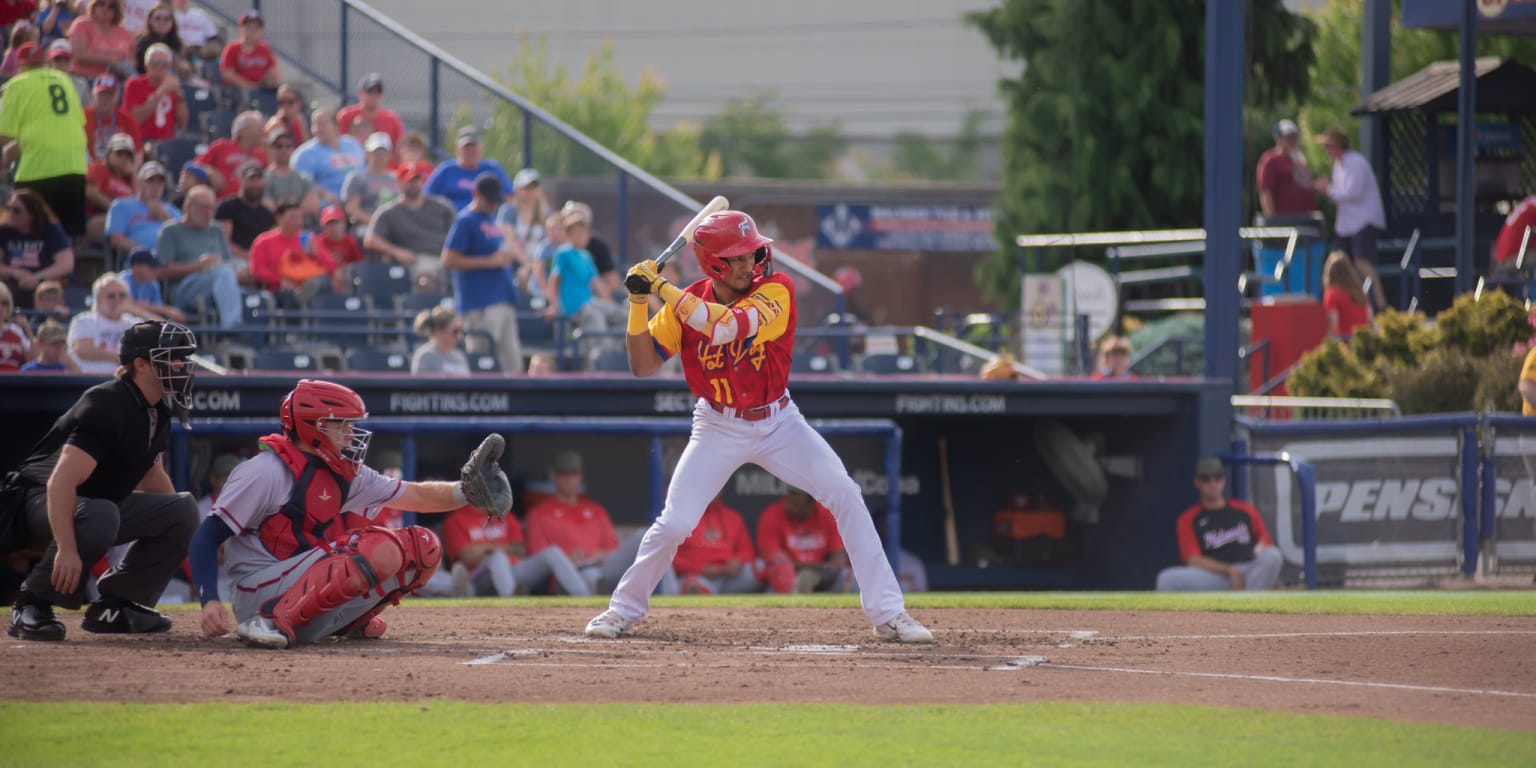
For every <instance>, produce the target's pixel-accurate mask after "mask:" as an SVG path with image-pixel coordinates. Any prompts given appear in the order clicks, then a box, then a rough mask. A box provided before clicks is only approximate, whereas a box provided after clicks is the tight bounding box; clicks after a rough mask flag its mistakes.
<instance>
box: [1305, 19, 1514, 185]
mask: <svg viewBox="0 0 1536 768" xmlns="http://www.w3.org/2000/svg"><path fill="white" fill-rule="evenodd" d="M1364 7H1365V0H1329V2H1328V4H1327V5H1324V6H1322V7H1320V8H1315V9H1313V10H1310V11H1308V12H1307V15H1308V17H1309V18H1310V19H1311V20H1312V21H1313V22H1314V23H1315V24H1316V25H1317V41H1316V43H1315V46H1314V47H1315V49H1316V51H1317V59H1316V62H1315V64H1314V65H1313V67H1312V96H1311V98H1310V99H1308V101H1307V105H1306V107H1305V108H1304V109H1303V110H1302V111H1301V114H1302V119H1301V125H1302V132H1303V133H1304V134H1320V133H1322V132H1323V131H1324V130H1326V129H1327V128H1328V127H1329V126H1333V125H1337V126H1341V127H1343V128H1344V129H1345V130H1346V131H1349V133H1350V134H1351V135H1355V134H1356V133H1357V132H1356V130H1355V126H1356V125H1357V124H1358V121H1357V120H1356V118H1355V117H1353V116H1352V115H1350V114H1349V111H1350V110H1351V109H1353V108H1354V107H1355V105H1357V104H1359V103H1360V102H1361V97H1360V62H1361V51H1360V24H1361V19H1362V17H1363V14H1364ZM1459 55H1460V53H1459V40H1458V37H1457V33H1456V32H1439V31H1435V30H1428V29H1403V27H1402V3H1401V2H1400V1H1397V2H1393V3H1392V66H1391V69H1392V81H1393V82H1396V81H1398V80H1401V79H1403V78H1405V77H1407V76H1409V75H1411V74H1413V73H1415V72H1417V71H1419V70H1421V69H1423V68H1424V67H1426V66H1429V65H1430V64H1432V63H1434V62H1436V61H1455V60H1456V59H1457V57H1458V56H1459ZM1477 55H1478V56H1499V57H1503V58H1509V59H1514V60H1516V61H1520V62H1523V63H1526V64H1528V65H1529V64H1530V63H1532V62H1536V38H1531V37H1491V36H1488V35H1480V36H1479V37H1478V39H1477ZM1304 138H1305V137H1304ZM1302 146H1303V147H1305V148H1306V149H1307V153H1308V159H1309V160H1311V161H1312V164H1313V167H1314V168H1326V167H1327V166H1328V160H1327V157H1326V156H1325V155H1324V153H1323V151H1322V150H1321V149H1320V148H1318V147H1317V146H1316V144H1315V142H1312V141H1310V140H1304V141H1303V142H1302Z"/></svg>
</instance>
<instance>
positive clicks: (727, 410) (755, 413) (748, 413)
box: [705, 392, 789, 421]
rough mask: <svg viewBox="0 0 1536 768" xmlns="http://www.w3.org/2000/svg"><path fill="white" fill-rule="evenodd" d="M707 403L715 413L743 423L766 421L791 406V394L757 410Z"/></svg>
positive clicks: (784, 395) (708, 401)
mask: <svg viewBox="0 0 1536 768" xmlns="http://www.w3.org/2000/svg"><path fill="white" fill-rule="evenodd" d="M705 402H707V403H709V407H710V408H711V409H713V410H714V412H715V413H719V414H724V415H726V416H731V417H734V418H738V419H741V420H742V421H762V420H763V419H766V418H768V417H769V416H772V415H774V414H775V413H778V412H779V411H782V410H784V406H786V405H789V393H788V392H785V393H784V394H782V395H780V396H779V399H777V400H775V401H773V402H771V403H769V404H767V405H759V406H758V407H756V408H731V407H729V406H725V405H721V404H719V403H717V402H715V401H713V400H706V401H705Z"/></svg>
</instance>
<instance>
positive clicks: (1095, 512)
mask: <svg viewBox="0 0 1536 768" xmlns="http://www.w3.org/2000/svg"><path fill="white" fill-rule="evenodd" d="M1035 450H1037V451H1039V452H1040V457H1041V458H1042V459H1045V464H1046V466H1048V467H1050V468H1051V474H1053V475H1055V476H1056V480H1057V482H1059V483H1061V484H1062V486H1063V487H1064V488H1066V489H1067V493H1070V494H1072V499H1073V500H1074V501H1075V502H1076V506H1075V507H1074V508H1073V510H1072V519H1073V520H1074V521H1076V522H1079V523H1088V524H1093V523H1097V522H1098V521H1099V507H1101V506H1103V504H1104V500H1105V499H1106V498H1108V497H1109V478H1108V477H1107V476H1106V475H1105V474H1104V468H1103V467H1100V466H1099V459H1098V457H1097V456H1095V455H1094V454H1095V453H1096V451H1095V450H1094V447H1093V444H1092V443H1089V442H1088V441H1087V440H1084V439H1082V438H1080V437H1078V436H1077V434H1076V433H1075V432H1073V431H1072V430H1071V429H1068V428H1067V426H1066V425H1065V424H1062V423H1061V422H1059V421H1042V422H1040V423H1039V424H1036V425H1035Z"/></svg>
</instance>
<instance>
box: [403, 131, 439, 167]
mask: <svg viewBox="0 0 1536 768" xmlns="http://www.w3.org/2000/svg"><path fill="white" fill-rule="evenodd" d="M431 150H432V148H431V147H430V146H428V145H427V137H426V136H424V135H422V133H421V132H420V131H406V132H405V135H404V136H401V137H400V140H399V141H397V142H395V167H397V168H398V167H400V166H402V165H405V164H406V163H415V162H426V163H430V161H431V159H432V158H430V157H428V155H429V154H430V152H431ZM429 175H430V174H429Z"/></svg>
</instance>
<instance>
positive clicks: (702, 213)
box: [656, 195, 731, 270]
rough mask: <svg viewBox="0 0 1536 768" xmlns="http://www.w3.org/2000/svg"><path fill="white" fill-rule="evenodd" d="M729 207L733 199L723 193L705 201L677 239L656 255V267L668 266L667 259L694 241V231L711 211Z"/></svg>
mask: <svg viewBox="0 0 1536 768" xmlns="http://www.w3.org/2000/svg"><path fill="white" fill-rule="evenodd" d="M729 207H731V201H729V200H727V199H725V198H724V197H723V196H721V195H715V196H714V198H712V199H711V200H710V201H709V202H707V203H705V204H704V207H703V208H700V209H699V212H698V213H697V214H694V217H693V218H692V219H691V220H689V222H688V223H687V224H686V225H685V226H684V227H683V231H682V233H681V234H679V235H678V236H677V239H676V240H673V241H672V244H671V245H669V246H667V249H666V250H664V251H662V252H661V255H660V256H657V257H656V269H658V270H659V269H661V268H662V267H664V266H666V265H667V259H670V258H672V255H673V254H675V253H677V252H678V251H681V250H682V249H683V246H685V245H687V244H689V243H691V242H693V231H694V230H695V229H698V228H699V225H700V224H703V223H704V219H706V218H708V217H709V215H710V214H711V213H715V212H716V211H723V210H725V209H726V208H729Z"/></svg>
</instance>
